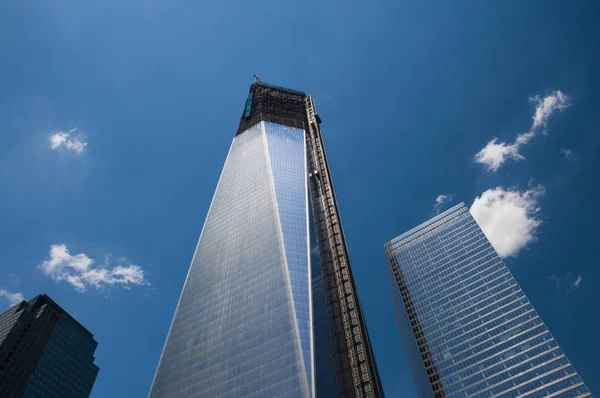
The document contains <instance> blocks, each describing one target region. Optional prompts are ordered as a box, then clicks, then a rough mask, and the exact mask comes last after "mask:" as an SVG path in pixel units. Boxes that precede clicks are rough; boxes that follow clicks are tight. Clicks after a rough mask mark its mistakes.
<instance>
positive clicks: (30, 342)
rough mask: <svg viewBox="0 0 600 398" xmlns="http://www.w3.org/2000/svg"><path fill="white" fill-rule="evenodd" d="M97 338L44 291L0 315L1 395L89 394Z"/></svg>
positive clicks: (6, 397) (31, 397) (38, 397)
mask: <svg viewBox="0 0 600 398" xmlns="http://www.w3.org/2000/svg"><path fill="white" fill-rule="evenodd" d="M97 345H98V343H97V342H96V341H95V340H94V336H93V335H92V334H91V333H90V332H89V331H88V330H87V329H86V328H84V327H83V326H81V324H80V323H79V322H77V321H76V320H75V319H73V317H71V316H70V315H69V314H67V313H66V312H65V310H63V309H62V308H61V307H60V306H59V305H58V304H56V303H55V302H54V301H52V300H51V299H50V297H48V296H46V295H45V294H43V295H39V296H37V297H35V298H33V299H31V300H29V301H21V302H20V303H18V304H16V305H14V306H12V307H11V308H9V309H8V310H6V311H4V312H2V313H0V397H3V398H20V397H23V398H47V397H48V398H58V397H73V398H83V397H88V396H89V395H90V393H91V391H92V387H93V386H94V381H95V380H96V376H97V375H98V370H99V369H98V366H96V365H95V364H94V352H95V351H96V346H97Z"/></svg>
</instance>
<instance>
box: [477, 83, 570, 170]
mask: <svg viewBox="0 0 600 398" xmlns="http://www.w3.org/2000/svg"><path fill="white" fill-rule="evenodd" d="M529 100H530V101H531V102H534V103H536V108H535V113H534V115H533V124H532V125H531V128H530V129H529V131H528V132H526V133H522V134H519V135H517V138H516V139H515V142H513V143H512V144H508V143H506V142H498V139H497V138H492V140H491V141H489V142H488V143H487V145H486V146H485V147H483V149H481V150H480V151H479V152H477V154H476V155H475V162H476V163H481V164H483V165H485V166H486V167H487V169H488V171H497V170H498V169H499V168H500V167H501V166H502V165H503V164H504V162H505V161H506V160H508V159H514V160H523V159H525V157H524V156H523V155H521V154H520V153H519V147H520V146H522V145H525V144H527V143H529V141H531V139H532V138H533V137H534V136H535V135H536V133H537V131H538V130H539V128H540V127H544V128H545V127H546V125H547V123H548V118H549V117H550V115H552V114H553V113H554V112H555V111H559V112H561V111H563V110H564V109H566V108H568V107H569V106H571V104H570V101H571V97H569V96H568V95H566V94H564V93H562V92H561V91H560V90H559V91H554V92H553V93H551V94H550V95H548V96H546V97H544V98H541V97H540V96H539V95H538V96H535V97H532V98H530V99H529Z"/></svg>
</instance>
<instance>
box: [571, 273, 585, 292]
mask: <svg viewBox="0 0 600 398" xmlns="http://www.w3.org/2000/svg"><path fill="white" fill-rule="evenodd" d="M582 280H583V278H582V277H581V275H577V279H575V281H574V282H573V283H571V287H570V288H569V291H573V290H575V289H577V288H578V287H579V285H581V281H582Z"/></svg>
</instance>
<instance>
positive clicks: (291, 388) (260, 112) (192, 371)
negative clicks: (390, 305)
mask: <svg viewBox="0 0 600 398" xmlns="http://www.w3.org/2000/svg"><path fill="white" fill-rule="evenodd" d="M320 123H321V118H320V117H319V115H318V114H317V112H316V109H315V105H314V102H313V100H312V98H311V97H310V96H308V95H306V94H305V93H303V92H301V91H297V90H291V89H288V88H283V87H278V86H273V85H270V84H266V83H263V82H259V81H257V82H254V83H253V84H252V85H251V86H250V91H249V95H248V97H247V99H246V102H245V105H244V110H243V112H242V115H241V118H240V123H239V125H238V128H237V130H236V134H235V138H234V140H233V143H232V145H231V148H230V150H229V154H228V155H227V159H226V161H225V166H224V167H223V171H222V173H221V177H220V179H219V182H218V184H217V189H216V192H215V195H214V197H213V200H212V203H211V205H210V208H209V211H208V214H207V216H206V220H205V223H204V227H203V229H202V232H201V234H200V239H199V241H198V246H197V247H196V251H195V253H194V257H193V259H192V264H191V265H190V269H189V271H188V276H187V278H186V281H185V284H184V287H183V291H182V293H181V297H180V299H179V303H178V304H177V309H176V311H175V315H174V317H173V321H172V323H171V328H170V330H169V333H168V335H167V340H166V342H165V346H164V348H163V352H162V355H161V358H160V360H159V364H158V367H157V370H156V374H155V376H154V380H153V382H152V386H151V388H150V394H149V395H150V397H152V398H159V397H160V398H162V397H314V396H317V395H318V396H323V397H335V396H344V397H357V398H379V397H383V390H382V388H381V383H380V380H379V374H378V372H377V367H376V365H375V360H374V356H373V352H372V349H371V344H370V340H369V335H368V333H367V329H366V325H365V321H364V317H363V315H362V309H361V307H360V302H359V300H358V294H357V292H356V288H355V284H354V278H353V275H352V268H351V265H350V259H349V255H348V251H347V248H346V242H345V238H344V233H343V231H342V228H341V219H340V216H339V212H338V208H337V202H336V199H335V195H334V191H333V184H332V181H331V177H330V174H329V166H328V163H327V158H326V156H325V149H324V144H323V141H322V139H321V130H320V127H319V126H320Z"/></svg>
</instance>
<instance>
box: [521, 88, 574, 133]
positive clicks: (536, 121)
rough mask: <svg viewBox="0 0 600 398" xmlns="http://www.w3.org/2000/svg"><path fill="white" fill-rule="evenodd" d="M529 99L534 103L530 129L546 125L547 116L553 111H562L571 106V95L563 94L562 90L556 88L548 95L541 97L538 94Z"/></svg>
mask: <svg viewBox="0 0 600 398" xmlns="http://www.w3.org/2000/svg"><path fill="white" fill-rule="evenodd" d="M529 101H531V102H533V103H535V104H536V106H535V113H534V115H533V118H532V119H533V125H532V126H531V130H532V131H533V130H535V129H537V128H538V127H546V124H547V123H548V118H549V117H550V116H551V115H552V114H553V113H554V112H555V111H559V112H562V111H563V110H565V109H567V108H568V107H569V106H571V97H569V96H568V95H566V94H564V93H563V92H562V91H560V90H557V91H554V92H553V93H551V94H550V95H548V96H546V97H544V98H542V97H540V96H539V95H536V96H535V97H531V98H529Z"/></svg>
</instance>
